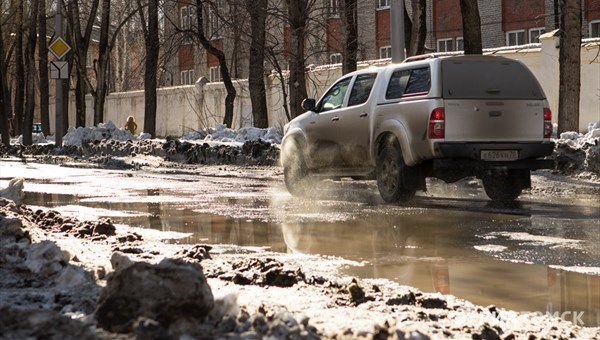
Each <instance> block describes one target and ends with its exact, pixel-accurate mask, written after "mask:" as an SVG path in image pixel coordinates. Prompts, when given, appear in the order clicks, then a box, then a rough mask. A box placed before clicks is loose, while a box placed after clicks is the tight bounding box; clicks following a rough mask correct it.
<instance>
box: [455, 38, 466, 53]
mask: <svg viewBox="0 0 600 340" xmlns="http://www.w3.org/2000/svg"><path fill="white" fill-rule="evenodd" d="M456 50H457V51H464V50H465V39H463V37H458V38H456Z"/></svg>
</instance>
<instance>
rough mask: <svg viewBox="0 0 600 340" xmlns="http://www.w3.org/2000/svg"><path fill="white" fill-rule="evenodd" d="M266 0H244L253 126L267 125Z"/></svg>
mask: <svg viewBox="0 0 600 340" xmlns="http://www.w3.org/2000/svg"><path fill="white" fill-rule="evenodd" d="M267 5H268V0H246V10H247V11H248V14H250V17H251V20H250V26H251V42H250V56H249V57H250V63H249V72H248V86H249V90H250V100H251V101H252V117H253V120H254V126H255V127H259V128H266V127H268V126H269V118H268V112H267V96H266V93H265V66H264V65H265V39H266V38H265V35H266V31H265V27H266V19H267Z"/></svg>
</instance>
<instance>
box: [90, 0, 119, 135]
mask: <svg viewBox="0 0 600 340" xmlns="http://www.w3.org/2000/svg"><path fill="white" fill-rule="evenodd" d="M109 28H110V0H102V18H101V22H100V41H99V43H98V63H97V65H96V91H94V125H98V124H100V123H101V122H102V121H104V101H105V100H106V94H107V93H108V81H107V79H106V78H107V76H108V62H109V60H110V49H109V46H108V30H109ZM115 34H116V32H115Z"/></svg>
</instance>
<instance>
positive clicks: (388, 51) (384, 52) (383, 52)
mask: <svg viewBox="0 0 600 340" xmlns="http://www.w3.org/2000/svg"><path fill="white" fill-rule="evenodd" d="M391 57H392V46H383V47H380V48H379V59H387V58H391Z"/></svg>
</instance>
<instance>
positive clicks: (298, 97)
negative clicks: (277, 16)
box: [286, 0, 314, 118]
mask: <svg viewBox="0 0 600 340" xmlns="http://www.w3.org/2000/svg"><path fill="white" fill-rule="evenodd" d="M313 1H314V0H286V4H287V6H288V24H289V27H290V76H289V80H288V84H289V91H290V92H289V93H290V112H291V116H292V118H294V117H297V116H299V115H300V114H301V113H302V111H303V110H302V100H304V99H306V98H307V97H308V94H307V92H306V72H305V42H306V35H307V29H308V27H307V26H308V20H309V12H310V8H311V6H312V3H313Z"/></svg>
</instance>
